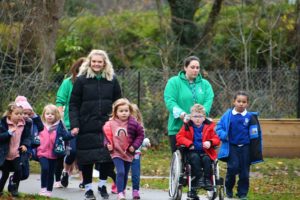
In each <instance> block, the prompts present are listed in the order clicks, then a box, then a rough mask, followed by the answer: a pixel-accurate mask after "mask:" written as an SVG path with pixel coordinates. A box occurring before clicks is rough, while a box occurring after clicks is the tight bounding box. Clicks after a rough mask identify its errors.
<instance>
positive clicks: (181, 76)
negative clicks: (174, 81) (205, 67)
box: [178, 70, 202, 83]
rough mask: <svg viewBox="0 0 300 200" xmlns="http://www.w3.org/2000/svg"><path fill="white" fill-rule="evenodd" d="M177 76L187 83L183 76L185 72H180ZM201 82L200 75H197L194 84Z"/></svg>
mask: <svg viewBox="0 0 300 200" xmlns="http://www.w3.org/2000/svg"><path fill="white" fill-rule="evenodd" d="M178 76H179V77H180V78H181V79H182V80H185V81H188V80H187V78H186V76H185V71H183V70H181V71H180V72H179V73H178ZM201 81H202V75H201V74H200V73H199V74H198V76H197V77H196V79H195V83H199V82H201Z"/></svg>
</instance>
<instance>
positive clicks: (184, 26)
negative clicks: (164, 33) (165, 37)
mask: <svg viewBox="0 0 300 200" xmlns="http://www.w3.org/2000/svg"><path fill="white" fill-rule="evenodd" d="M168 2H169V5H170V8H171V16H172V21H171V27H172V30H173V32H174V33H175V35H176V36H177V37H178V40H179V42H180V44H181V45H186V46H188V47H192V48H193V49H196V48H199V47H200V46H203V45H206V44H207V43H210V41H211V40H212V36H213V34H212V30H213V27H214V24H215V23H216V20H217V17H218V15H219V13H220V11H221V7H222V3H223V0H215V1H214V4H213V6H212V9H211V11H210V14H209V17H208V19H207V21H206V23H205V26H204V28H203V29H202V30H203V31H202V33H201V34H200V33H199V30H200V29H199V27H197V25H196V24H195V22H194V15H195V13H196V11H197V10H198V8H199V3H200V0H168ZM195 44H196V45H195Z"/></svg>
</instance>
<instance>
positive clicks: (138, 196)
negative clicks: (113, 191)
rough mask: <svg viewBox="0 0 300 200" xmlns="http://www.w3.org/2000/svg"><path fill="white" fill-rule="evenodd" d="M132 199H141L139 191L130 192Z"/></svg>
mask: <svg viewBox="0 0 300 200" xmlns="http://www.w3.org/2000/svg"><path fill="white" fill-rule="evenodd" d="M132 198H133V199H134V200H136V199H141V197H140V192H139V190H133V191H132Z"/></svg>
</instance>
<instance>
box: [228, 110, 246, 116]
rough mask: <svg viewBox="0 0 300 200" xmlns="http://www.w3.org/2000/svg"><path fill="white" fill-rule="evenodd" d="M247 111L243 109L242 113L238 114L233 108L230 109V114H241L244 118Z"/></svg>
mask: <svg viewBox="0 0 300 200" xmlns="http://www.w3.org/2000/svg"><path fill="white" fill-rule="evenodd" d="M247 112H248V111H247V110H246V109H245V110H244V111H243V112H242V113H240V112H238V111H236V110H235V108H233V109H232V114H233V115H236V114H241V115H242V116H245V115H246V114H247Z"/></svg>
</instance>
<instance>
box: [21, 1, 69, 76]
mask: <svg viewBox="0 0 300 200" xmlns="http://www.w3.org/2000/svg"><path fill="white" fill-rule="evenodd" d="M64 2H65V0H29V1H27V4H26V5H25V6H26V9H30V10H29V14H28V15H27V16H25V19H24V27H23V31H22V33H21V39H20V52H21V57H24V56H25V58H26V60H28V61H29V62H30V63H32V64H35V65H36V64H37V63H38V66H41V69H42V70H43V78H47V75H48V74H49V71H50V69H51V67H52V66H53V65H54V63H55V44H56V38H57V30H58V26H59V19H60V18H61V16H62V14H63V7H64Z"/></svg>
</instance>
